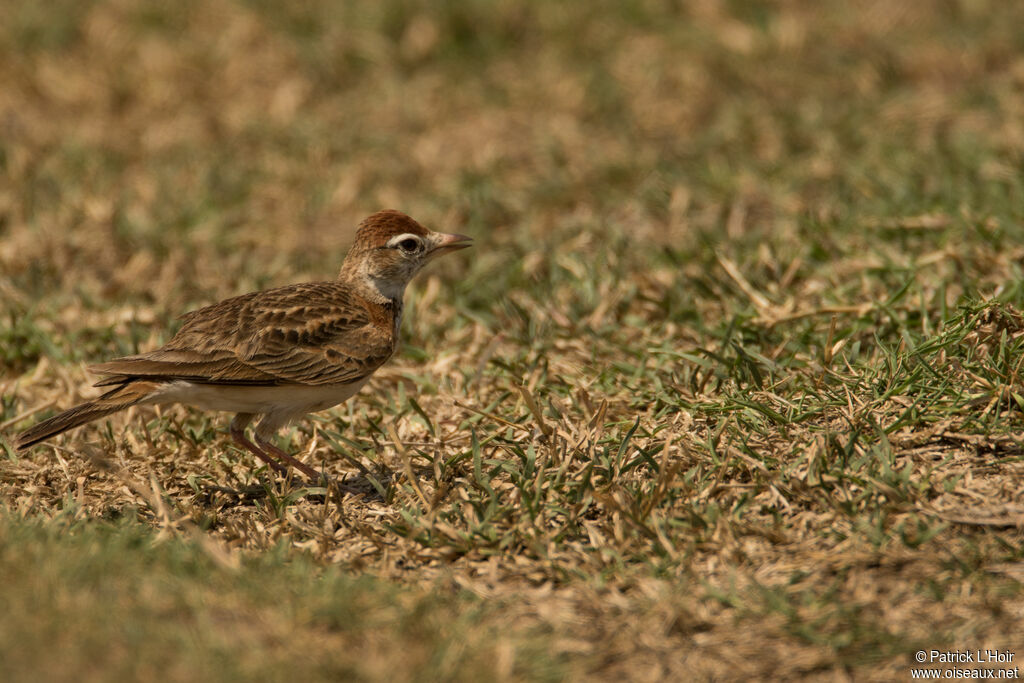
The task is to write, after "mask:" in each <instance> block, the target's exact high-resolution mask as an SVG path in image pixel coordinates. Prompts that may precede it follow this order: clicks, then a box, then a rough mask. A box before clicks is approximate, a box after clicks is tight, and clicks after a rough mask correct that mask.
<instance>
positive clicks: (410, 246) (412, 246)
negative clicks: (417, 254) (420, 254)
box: [398, 237, 420, 254]
mask: <svg viewBox="0 0 1024 683" xmlns="http://www.w3.org/2000/svg"><path fill="white" fill-rule="evenodd" d="M398 248H399V249H401V250H402V251H404V252H405V253H407V254H411V253H412V252H414V251H416V250H417V249H419V248H420V243H419V241H417V240H414V239H413V238H411V237H410V238H409V239H405V240H402V241H401V242H399V243H398Z"/></svg>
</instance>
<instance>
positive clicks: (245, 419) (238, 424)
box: [231, 413, 288, 474]
mask: <svg viewBox="0 0 1024 683" xmlns="http://www.w3.org/2000/svg"><path fill="white" fill-rule="evenodd" d="M252 418H253V415H252V413H239V414H238V415H235V418H234V419H233V420H231V438H232V439H234V441H235V443H237V444H238V445H239V446H242V447H243V448H245V450H247V451H249V452H250V453H252V454H253V455H255V456H256V457H257V458H259V459H260V460H262V461H263V462H265V463H267V464H268V465H270V467H271V468H272V469H273V470H274V471H275V472H278V473H279V474H286V473H287V472H288V468H287V467H285V466H284V465H282V464H281V463H279V462H277V461H276V460H274V459H273V458H272V457H270V456H269V455H267V454H266V453H264V452H263V451H261V450H260V449H259V448H257V447H256V445H255V444H254V443H253V442H252V441H249V439H247V438H245V428H246V427H247V426H248V425H249V423H250V422H252ZM257 438H258V437H257Z"/></svg>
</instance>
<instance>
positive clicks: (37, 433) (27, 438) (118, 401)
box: [12, 380, 156, 451]
mask: <svg viewBox="0 0 1024 683" xmlns="http://www.w3.org/2000/svg"><path fill="white" fill-rule="evenodd" d="M155 388H156V387H155V386H154V384H153V383H152V382H144V381H138V380H128V381H126V382H125V383H124V384H121V385H119V386H117V387H115V388H114V389H111V390H110V391H108V392H107V393H105V394H103V395H102V396H100V397H99V398H96V399H93V400H92V401H86V402H85V403H82V404H80V405H77V406H75V407H74V408H71V409H69V410H65V411H64V412H63V413H60V414H58V415H54V416H53V417H51V418H49V419H46V420H43V421H42V422H40V423H39V424H36V425H34V426H32V427H29V428H28V429H26V430H25V431H23V432H22V433H21V434H18V435H17V436H16V437H14V442H13V444H12V445H13V446H14V448H15V449H16V450H19V451H21V450H24V449H26V448H29V447H30V446H34V445H36V444H37V443H39V442H40V441H45V440H47V439H49V438H50V437H51V436H56V435H58V434H60V433H62V432H66V431H67V430H69V429H74V428H75V427H80V426H81V425H84V424H85V423H86V422H92V421H93V420H98V419H100V418H101V417H106V416H107V415H110V414H111V413H116V412H117V411H119V410H124V409H125V408H128V407H130V406H133V405H135V404H137V403H141V402H142V401H144V400H145V399H146V398H148V397H149V396H150V395H151V394H152V393H153V390H154V389H155Z"/></svg>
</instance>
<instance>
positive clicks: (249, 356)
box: [14, 211, 471, 480]
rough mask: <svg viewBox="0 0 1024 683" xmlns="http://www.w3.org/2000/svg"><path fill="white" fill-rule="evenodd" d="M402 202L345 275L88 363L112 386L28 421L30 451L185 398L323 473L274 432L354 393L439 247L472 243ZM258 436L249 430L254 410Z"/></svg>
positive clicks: (390, 342) (276, 462) (277, 454)
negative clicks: (134, 410)
mask: <svg viewBox="0 0 1024 683" xmlns="http://www.w3.org/2000/svg"><path fill="white" fill-rule="evenodd" d="M470 242H471V239H470V238H469V237H466V236H464V235H447V234H444V233H438V232H431V231H430V230H427V229H426V228H424V227H423V226H422V225H420V224H419V223H417V222H416V221H414V220H413V219H412V218H410V217H409V216H406V215H405V214H403V213H401V212H398V211H380V212H378V213H375V214H373V215H372V216H370V217H369V218H367V219H366V220H364V221H363V222H362V223H361V224H360V225H359V229H358V231H357V232H356V238H355V242H354V243H353V245H352V248H351V249H350V250H349V252H348V255H347V256H346V257H345V261H344V263H342V266H341V272H340V273H339V274H338V279H337V280H334V281H333V282H310V283H304V284H295V285H289V286H286V287H279V288H277V289H269V290H266V291H263V292H253V293H251V294H243V295H242V296H236V297H234V298H231V299H225V300H224V301H221V302H219V303H216V304H213V305H212V306H207V307H206V308H201V309H199V310H197V311H193V312H191V313H187V314H186V315H184V316H183V317H182V319H183V320H184V324H182V326H181V329H180V330H178V333H177V334H176V335H174V338H172V339H171V340H170V341H169V342H167V344H165V345H164V346H163V347H161V348H159V349H157V350H155V351H150V352H149V353H144V354H140V355H138V356H126V357H124V358H118V359H116V360H112V361H109V362H107V363H100V364H99V365H94V366H92V367H91V368H90V370H92V371H93V372H95V373H96V374H99V375H104V376H105V377H104V379H102V380H100V381H99V382H97V383H96V385H95V386H101V387H110V389H109V390H108V391H107V392H106V393H105V394H103V395H102V396H100V397H99V398H96V399H94V400H92V401H88V402H86V403H83V404H81V405H78V406H75V407H74V408H71V409H70V410H67V411H65V412H63V413H60V414H59V415H55V416H54V417H51V418H49V419H48V420H44V421H42V422H40V423H39V424H37V425H35V426H33V427H31V428H29V429H27V430H25V431H24V432H22V433H21V434H19V435H18V436H17V437H16V438H15V440H14V446H15V448H17V449H19V450H21V449H25V448H28V447H30V446H32V445H34V444H37V443H39V442H40V441H44V440H46V439H49V438H50V437H52V436H55V435H57V434H60V433H61V432H64V431H67V430H69V429H73V428H75V427H78V426H80V425H83V424H85V423H86V422H91V421H93V420H97V419H99V418H101V417H105V416H106V415H110V414H111V413H115V412H117V411H119V410H124V409H125V408H128V407H129V406H134V405H145V404H152V403H184V404H187V405H191V406H196V407H198V408H202V409H205V410H226V411H231V412H233V413H236V415H235V418H234V419H233V420H232V421H231V436H232V438H233V439H234V440H235V442H236V443H238V444H239V445H241V446H243V447H245V448H246V449H247V450H249V451H250V452H252V453H253V455H255V456H256V457H258V458H259V459H261V460H263V461H264V462H265V463H267V464H268V465H270V466H271V467H272V468H274V469H275V470H277V471H278V472H282V473H283V472H286V471H287V465H291V466H293V467H295V468H297V469H299V470H301V471H302V472H303V473H304V474H306V475H307V476H309V477H310V478H312V479H314V480H317V479H319V475H318V473H317V471H316V470H314V469H313V468H312V467H310V466H309V465H306V464H305V463H302V462H300V461H299V460H297V459H296V458H294V457H292V456H291V455H289V454H288V453H285V452H284V451H283V450H281V449H280V448H278V447H277V446H275V445H274V444H272V443H271V442H270V439H271V437H272V436H273V435H274V434H275V433H276V432H277V431H278V430H279V429H280V428H281V427H283V426H284V425H286V424H288V423H289V422H290V421H292V420H295V419H298V418H300V417H302V416H304V415H306V414H307V413H312V412H316V411H318V410H324V409H326V408H330V407H331V406H335V405H338V404H339V403H342V402H343V401H346V400H347V399H349V398H350V397H351V396H353V395H354V394H355V393H356V392H358V391H359V389H360V387H362V386H363V385H364V384H365V383H366V381H367V380H368V379H369V378H370V375H372V374H373V373H374V372H375V371H376V370H377V368H379V367H380V366H382V365H383V364H384V363H385V362H386V361H387V360H388V358H390V357H391V354H393V353H394V351H395V348H396V347H397V343H398V331H399V327H400V326H401V321H402V297H403V295H404V294H405V286H406V285H407V284H409V281H410V280H411V279H412V278H413V276H414V275H416V273H417V272H419V270H420V269H421V268H422V267H423V266H424V265H426V264H427V263H428V262H430V261H431V260H433V259H434V258H436V257H438V256H440V255H441V254H447V253H449V252H452V251H455V250H458V249H463V248H465V247H468V246H470ZM257 415H261V416H262V419H261V420H260V422H259V424H258V425H257V426H256V429H255V430H254V434H255V438H256V443H253V442H251V441H249V440H248V439H247V438H246V436H245V429H246V427H247V426H248V425H249V423H250V422H251V421H252V419H253V418H254V417H256V416H257Z"/></svg>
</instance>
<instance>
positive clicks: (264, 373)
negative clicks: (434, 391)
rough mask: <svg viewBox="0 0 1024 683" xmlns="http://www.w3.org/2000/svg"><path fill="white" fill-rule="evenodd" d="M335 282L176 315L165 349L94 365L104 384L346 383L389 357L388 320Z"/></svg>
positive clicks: (281, 290) (391, 332) (391, 336)
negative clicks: (132, 380)
mask: <svg viewBox="0 0 1024 683" xmlns="http://www.w3.org/2000/svg"><path fill="white" fill-rule="evenodd" d="M373 306H375V305H374V304H370V305H369V306H364V305H363V304H361V303H360V302H359V301H358V300H357V299H356V298H355V297H353V296H352V294H351V291H350V290H349V289H348V288H347V287H346V286H345V285H344V284H343V283H337V282H323V283H309V284H302V285H291V286H289V287H281V288H278V289H273V290H267V291H264V292H256V293H253V294H246V295H244V296H240V297H235V298H233V299H227V300H225V301H222V302H220V303H217V304H214V305H212V306H207V307H206V308H202V309H199V310H197V311H193V312H191V313H188V314H186V315H185V316H183V319H184V324H183V325H182V327H181V329H180V330H179V331H178V333H177V334H176V335H175V336H174V338H173V339H171V340H170V341H169V342H168V343H167V344H166V345H165V346H163V347H162V348H160V349H157V350H156V351H151V352H150V353H145V354H141V355H138V356H128V357H125V358H119V359H117V360H113V361H110V362H107V363H101V364H99V365H95V366H93V367H92V368H91V369H92V370H93V371H94V372H97V373H98V374H102V375H109V377H107V378H105V379H103V380H101V381H100V382H99V383H98V385H105V384H115V383H118V382H122V381H124V379H125V378H126V377H139V378H149V379H163V380H179V379H180V380H188V381H193V382H202V383H209V384H252V385H281V384H304V385H314V386H317V385H330V384H348V383H350V382H354V381H358V380H360V379H363V378H364V377H366V376H368V375H370V374H371V373H373V371H374V370H376V369H377V368H378V367H380V366H381V365H383V364H384V362H385V361H387V359H388V358H389V357H390V356H391V354H392V352H393V351H394V346H395V339H394V328H393V326H392V322H391V317H390V316H389V314H388V311H386V310H384V307H378V308H381V309H382V310H380V311H377V310H376V309H375V308H373Z"/></svg>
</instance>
